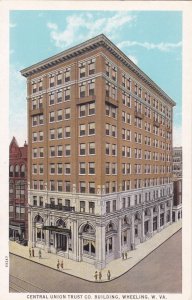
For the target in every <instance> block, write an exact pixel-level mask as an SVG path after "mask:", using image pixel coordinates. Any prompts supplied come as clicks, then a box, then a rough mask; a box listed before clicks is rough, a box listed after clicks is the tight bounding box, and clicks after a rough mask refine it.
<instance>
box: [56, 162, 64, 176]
mask: <svg viewBox="0 0 192 300" xmlns="http://www.w3.org/2000/svg"><path fill="white" fill-rule="evenodd" d="M57 174H59V175H60V174H63V165H62V163H58V164H57Z"/></svg>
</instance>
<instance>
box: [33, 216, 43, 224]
mask: <svg viewBox="0 0 192 300" xmlns="http://www.w3.org/2000/svg"><path fill="white" fill-rule="evenodd" d="M34 221H35V222H36V223H43V218H42V217H41V216H40V215H37V216H36V217H35V219H34Z"/></svg>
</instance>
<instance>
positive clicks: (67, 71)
mask: <svg viewBox="0 0 192 300" xmlns="http://www.w3.org/2000/svg"><path fill="white" fill-rule="evenodd" d="M68 81H70V69H68V70H66V71H65V82H68Z"/></svg>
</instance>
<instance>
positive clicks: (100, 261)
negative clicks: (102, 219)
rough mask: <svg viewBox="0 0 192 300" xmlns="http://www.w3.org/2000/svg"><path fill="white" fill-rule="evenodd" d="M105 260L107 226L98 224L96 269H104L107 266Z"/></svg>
mask: <svg viewBox="0 0 192 300" xmlns="http://www.w3.org/2000/svg"><path fill="white" fill-rule="evenodd" d="M105 259H106V257H105V224H96V262H95V266H96V268H98V269H99V270H101V269H103V268H104V267H105V265H106V261H105Z"/></svg>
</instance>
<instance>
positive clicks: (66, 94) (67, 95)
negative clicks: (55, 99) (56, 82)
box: [64, 88, 71, 101]
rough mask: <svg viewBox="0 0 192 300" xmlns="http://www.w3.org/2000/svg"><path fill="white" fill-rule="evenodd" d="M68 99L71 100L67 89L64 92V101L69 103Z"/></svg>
mask: <svg viewBox="0 0 192 300" xmlns="http://www.w3.org/2000/svg"><path fill="white" fill-rule="evenodd" d="M70 98H71V93H70V88H67V89H66V90H65V91H64V99H65V101H69V100H70Z"/></svg>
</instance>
